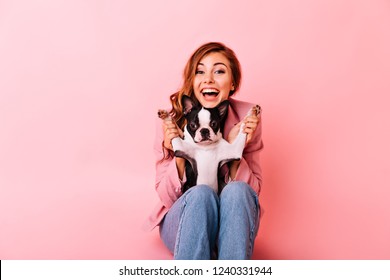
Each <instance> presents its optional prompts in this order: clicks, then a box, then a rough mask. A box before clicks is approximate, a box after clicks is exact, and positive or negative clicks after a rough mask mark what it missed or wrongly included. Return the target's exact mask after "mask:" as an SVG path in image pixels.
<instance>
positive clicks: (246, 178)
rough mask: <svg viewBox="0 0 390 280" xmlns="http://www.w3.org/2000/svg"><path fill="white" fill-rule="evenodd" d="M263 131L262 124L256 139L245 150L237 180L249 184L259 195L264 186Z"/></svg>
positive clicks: (258, 128) (256, 133)
mask: <svg viewBox="0 0 390 280" xmlns="http://www.w3.org/2000/svg"><path fill="white" fill-rule="evenodd" d="M261 131H262V128H261V122H260V123H259V125H258V127H257V129H256V132H255V135H254V138H253V139H252V140H251V141H250V142H249V143H248V145H247V146H246V147H245V149H244V153H243V158H242V160H241V163H240V165H239V167H238V170H237V174H236V178H235V180H236V181H243V182H246V183H247V184H249V185H250V186H251V187H252V188H253V190H254V191H255V192H256V193H257V194H259V193H260V191H261V184H262V177H261V167H260V152H261V150H262V149H263V140H262V139H261V134H262V133H261Z"/></svg>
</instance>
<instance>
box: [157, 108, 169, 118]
mask: <svg viewBox="0 0 390 280" xmlns="http://www.w3.org/2000/svg"><path fill="white" fill-rule="evenodd" d="M157 115H158V117H159V118H160V119H163V120H164V119H166V118H168V117H169V113H168V111H167V110H158V112H157Z"/></svg>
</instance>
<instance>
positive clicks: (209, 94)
mask: <svg viewBox="0 0 390 280" xmlns="http://www.w3.org/2000/svg"><path fill="white" fill-rule="evenodd" d="M202 94H203V96H204V97H216V96H217V95H218V94H219V91H218V90H216V89H204V90H202Z"/></svg>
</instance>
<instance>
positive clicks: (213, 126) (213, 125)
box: [210, 121, 218, 128]
mask: <svg viewBox="0 0 390 280" xmlns="http://www.w3.org/2000/svg"><path fill="white" fill-rule="evenodd" d="M217 125H218V123H217V122H216V121H211V123H210V127H211V128H216V127H217Z"/></svg>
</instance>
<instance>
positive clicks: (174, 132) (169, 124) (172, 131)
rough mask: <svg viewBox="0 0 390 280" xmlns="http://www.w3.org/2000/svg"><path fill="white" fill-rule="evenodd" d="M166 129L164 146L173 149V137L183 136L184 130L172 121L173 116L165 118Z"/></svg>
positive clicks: (164, 129)
mask: <svg viewBox="0 0 390 280" xmlns="http://www.w3.org/2000/svg"><path fill="white" fill-rule="evenodd" d="M163 131H164V147H165V148H166V149H168V150H172V151H173V147H172V139H173V138H176V137H183V131H182V130H181V129H180V128H179V127H178V126H177V124H176V123H174V122H173V121H172V119H171V118H168V119H165V120H164V122H163Z"/></svg>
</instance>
